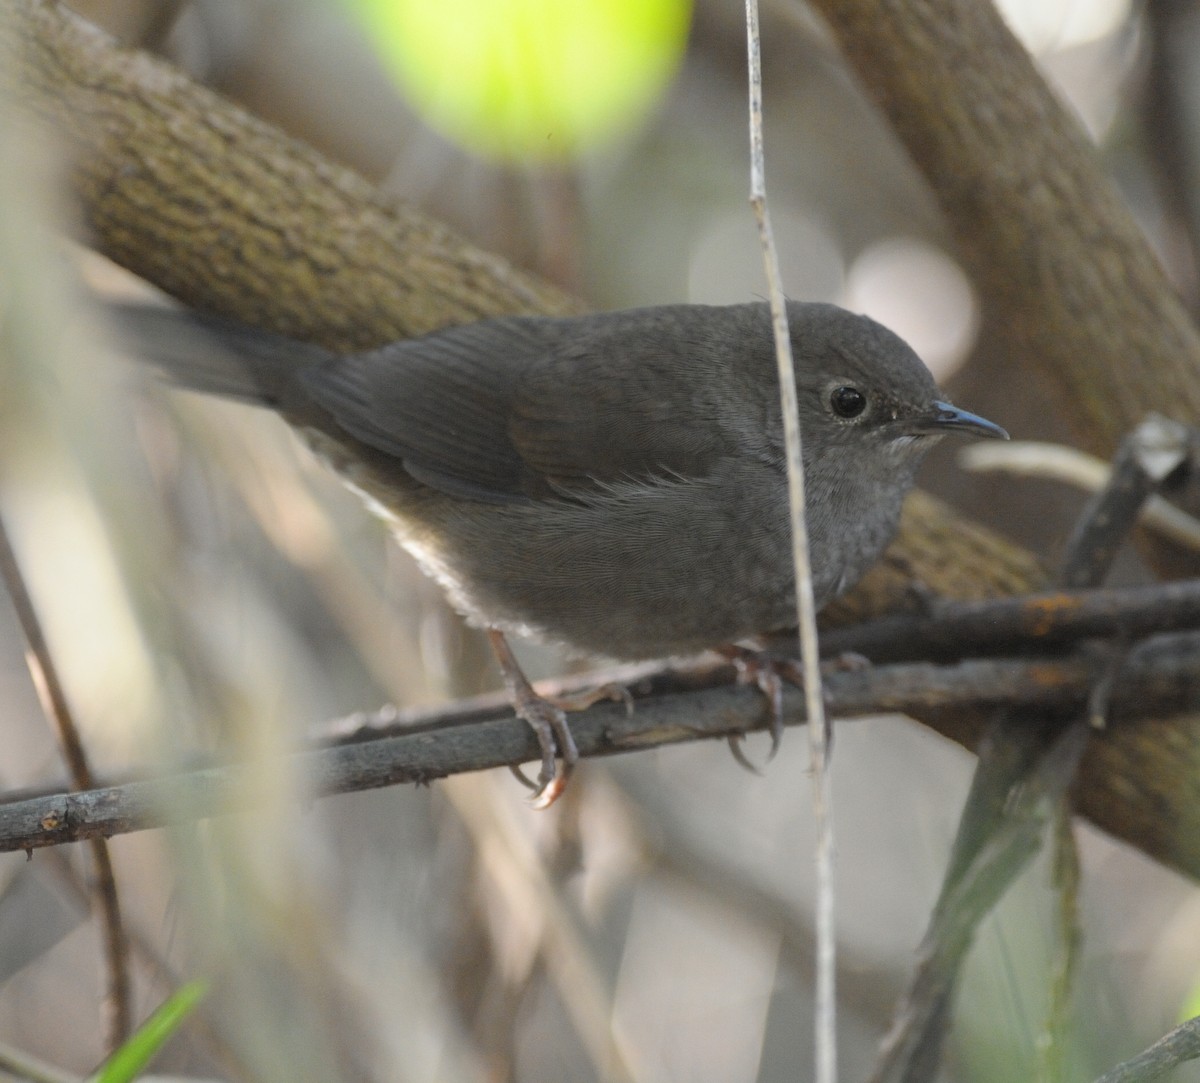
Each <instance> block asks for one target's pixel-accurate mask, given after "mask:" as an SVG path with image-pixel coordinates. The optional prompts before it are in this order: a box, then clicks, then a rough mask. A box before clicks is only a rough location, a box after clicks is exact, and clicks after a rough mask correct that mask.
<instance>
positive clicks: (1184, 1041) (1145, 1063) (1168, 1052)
mask: <svg viewBox="0 0 1200 1083" xmlns="http://www.w3.org/2000/svg"><path fill="white" fill-rule="evenodd" d="M1198 1057H1200V1016H1197V1017H1196V1018H1195V1019H1189V1020H1188V1021H1187V1022H1186V1023H1181V1024H1180V1025H1179V1026H1177V1027H1176V1028H1175V1029H1174V1030H1173V1031H1171V1032H1170V1033H1169V1034H1166V1035H1164V1036H1163V1037H1162V1038H1159V1040H1158V1041H1157V1042H1155V1043H1154V1044H1153V1045H1152V1046H1150V1048H1149V1049H1145V1050H1143V1051H1142V1052H1141V1053H1139V1054H1138V1055H1137V1056H1136V1057H1133V1058H1131V1059H1130V1060H1127V1061H1124V1062H1122V1063H1121V1064H1118V1065H1117V1066H1116V1067H1115V1068H1110V1069H1109V1070H1108V1071H1107V1072H1105V1073H1104V1075H1102V1076H1101V1077H1100V1078H1099V1079H1097V1080H1096V1083H1149V1081H1150V1080H1152V1079H1158V1078H1160V1077H1161V1076H1163V1075H1166V1073H1167V1072H1169V1071H1171V1069H1172V1068H1178V1067H1179V1065H1181V1064H1185V1063H1187V1062H1188V1061H1189V1060H1196V1059H1197V1058H1198Z"/></svg>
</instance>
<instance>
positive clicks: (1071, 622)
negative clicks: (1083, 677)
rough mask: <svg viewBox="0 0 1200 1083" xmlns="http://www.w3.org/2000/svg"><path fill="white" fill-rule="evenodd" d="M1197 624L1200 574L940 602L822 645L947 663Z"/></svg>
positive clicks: (874, 656) (876, 657)
mask: <svg viewBox="0 0 1200 1083" xmlns="http://www.w3.org/2000/svg"><path fill="white" fill-rule="evenodd" d="M1196 627H1200V579H1195V580H1188V581H1186V582H1180V583H1158V584H1155V585H1154V586H1149V587H1122V588H1117V589H1107V590H1081V591H1051V592H1048V593H1045V594H1029V595H1025V596H1024V597H1021V598H1001V599H998V600H996V601H986V602H935V603H933V604H932V605H930V606H929V607H928V610H927V611H926V612H924V613H919V614H904V615H899V616H895V617H885V618H884V619H882V620H877V621H870V622H868V623H866V624H860V625H855V626H851V627H847V628H834V629H831V630H829V631H826V632H825V633H824V634H823V635H822V639H821V649H822V650H823V651H824V653H825V654H826V655H829V656H837V655H839V654H842V653H845V652H847V651H853V652H854V653H856V654H863V655H866V657H868V658H870V659H871V660H872V661H874V662H902V661H913V660H916V659H926V660H930V661H946V660H948V659H951V658H964V657H974V656H978V655H980V654H1008V653H1012V652H1015V651H1019V650H1023V649H1024V650H1029V649H1032V650H1038V651H1045V650H1047V649H1053V648H1054V647H1057V646H1063V645H1066V644H1070V643H1075V642H1078V641H1079V640H1081V639H1086V638H1089V637H1109V636H1126V637H1131V638H1139V637H1141V636H1147V635H1152V634H1154V633H1156V632H1175V631H1182V630H1184V629H1188V628H1196Z"/></svg>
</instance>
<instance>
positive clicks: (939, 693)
mask: <svg viewBox="0 0 1200 1083" xmlns="http://www.w3.org/2000/svg"><path fill="white" fill-rule="evenodd" d="M1103 665H1104V659H1103V658H1096V657H1094V655H1093V653H1092V652H1083V653H1080V654H1077V655H1074V656H1072V657H1069V658H1058V659H1045V658H1035V659H1019V660H1015V659H990V660H982V661H969V662H959V663H956V664H954V665H950V666H940V667H939V666H933V665H929V664H910V665H896V666H879V667H873V668H867V669H864V670H861V671H857V672H842V673H834V674H830V675H829V676H828V677H827V678H826V682H825V687H826V695H827V698H828V701H829V710H830V713H831V714H833V715H836V716H838V717H842V718H854V717H861V716H864V715H878V714H886V713H891V712H900V713H908V714H912V713H922V712H928V711H934V712H938V713H941V712H946V713H954V714H956V715H959V716H962V715H964V714H970V713H974V714H976V715H978V714H980V713H983V712H988V711H994V710H996V709H998V708H1006V709H1012V710H1014V711H1019V712H1021V713H1022V714H1023V715H1024V716H1026V717H1028V718H1034V719H1036V718H1047V719H1053V718H1058V719H1061V718H1063V717H1068V716H1071V715H1073V714H1076V715H1077V714H1081V713H1083V712H1085V711H1086V708H1087V703H1088V697H1089V694H1090V690H1091V689H1092V687H1093V686H1094V685H1095V683H1096V680H1097V678H1098V676H1099V675H1100V674H1101V672H1102V671H1103ZM659 676H661V683H662V685H663V687H661V688H656V689H655V690H654V691H653V692H651V693H650V694H649V695H645V694H639V695H638V696H637V699H636V704H637V706H636V710H635V711H634V713H633V714H632V715H629V714H627V713H626V711H625V708H624V706H622V705H618V704H611V703H600V704H597V705H596V706H594V707H591V708H589V709H588V710H586V711H582V712H580V713H579V714H577V715H575V716H574V717H573V718H572V720H571V728H572V732H573V733H574V734H575V739H576V742H577V743H578V745H579V752H580V755H581V756H586V757H590V756H604V755H613V754H617V753H622V752H634V751H639V750H642V749H646V748H652V747H657V746H659V745H666V744H677V743H680V742H684V741H695V740H703V739H716V738H719V739H726V738H728V737H729V735H730V734H732V733H741V732H746V731H748V730H752V729H756V728H761V727H762V726H763V724H764V723H763V721H762V717H761V715H762V704H761V698H760V697H759V696H758V695H757V693H756V692H754V691H752V690H750V689H748V688H745V687H742V686H738V685H737V684H736V683H735V675H734V673H733V671H732V670H731V668H730V667H727V666H722V667H716V668H711V669H707V670H703V671H701V670H696V671H692V672H683V673H680V672H668V673H664V674H661V675H655V679H658V677H659ZM627 677H628V674H622V673H620V672H617V673H614V674H605V675H604V679H612V678H615V680H617V681H621V680H623V679H625V678H627ZM596 679H597V677H596V675H595V674H593V675H590V676H589V677H588V680H589V682H594V681H595V680H596ZM651 683H653V682H651ZM637 691H638V692H639V693H640V691H641V690H640V689H639V690H637ZM1198 699H1200V634H1195V633H1193V634H1180V635H1174V636H1157V637H1154V638H1153V639H1149V640H1146V641H1145V642H1143V643H1142V644H1140V645H1138V646H1137V647H1136V648H1135V649H1134V650H1132V651H1131V653H1130V655H1129V658H1128V660H1127V662H1126V664H1125V667H1124V669H1123V671H1122V680H1121V682H1120V687H1118V688H1116V689H1114V695H1113V704H1112V725H1111V726H1110V727H1109V729H1108V730H1107V731H1106V733H1105V734H1104V735H1103V739H1104V740H1110V739H1117V738H1118V737H1119V735H1120V734H1121V733H1122V732H1123V731H1124V730H1126V729H1128V728H1129V727H1128V723H1129V722H1130V721H1131V720H1133V719H1135V718H1144V717H1147V716H1154V715H1157V714H1163V713H1169V712H1171V711H1173V710H1178V709H1181V708H1183V707H1184V706H1187V705H1193V704H1195V703H1196V702H1197V700H1198ZM783 710H784V717H785V721H787V722H789V723H790V724H797V723H799V722H800V721H801V719H802V718H803V710H804V704H803V697H802V695H801V693H800V692H799V691H797V690H795V689H793V688H791V687H790V686H785V688H784V690H783ZM363 722H364V720H363V719H358V720H356V724H355V726H354V728H353V730H352V731H351V732H348V733H347V732H342V734H341V735H340V736H339V738H338V741H337V743H329V744H325V745H323V746H320V747H312V746H310V747H307V748H304V749H301V750H299V751H297V752H295V753H293V755H294V756H295V757H296V760H297V762H296V764H295V769H296V771H297V773H298V774H299V776H300V777H303V778H307V779H308V781H309V792H310V794H311V795H312V796H314V797H323V796H327V795H330V794H335V793H350V792H354V791H358V790H366V789H374V788H378V787H381V786H390V785H395V784H397V783H401V782H409V783H417V784H423V783H428V782H430V781H432V780H433V779H436V778H441V777H444V776H446V775H450V774H458V773H461V772H466V771H481V770H485V769H488V768H494V767H506V766H509V765H511V764H514V763H527V762H530V761H532V760H535V759H537V757H538V754H539V753H538V748H537V741H536V739H535V737H534V736H533V734H532V732H531V731H530V729H529V727H528V726H527V725H525V724H524V723H522V722H521V721H520V720H519V719H517V718H516V717H515V716H514V715H513V714H512V711H511V708H510V707H508V705H507V704H506V703H504V702H503V700H502V699H500V698H499V697H494V696H493V697H487V698H481V699H479V700H476V701H471V702H467V703H465V704H458V705H455V706H452V707H450V708H448V709H444V710H442V711H437V712H424V713H422V714H412V715H408V716H405V717H404V718H403V719H401V720H399V721H397V720H396V716H395V713H394V712H387V713H385V715H384V719H383V723H382V725H381V726H379V727H376V726H366V725H363ZM340 728H341V729H342V730H343V731H345V729H346V727H345V726H344V725H343V726H342V727H340ZM977 732H978V730H975V731H973V732H972V734H971V735H970V736H971V737H974V736H975V734H977ZM964 739H967V738H966V737H964ZM255 770H256V769H254V768H251V767H249V766H246V765H241V764H232V765H224V766H210V767H202V768H199V769H196V770H192V771H188V772H182V773H179V774H175V775H169V776H164V777H157V778H150V779H145V778H144V779H141V780H138V781H134V782H128V783H124V784H120V785H112V786H105V787H102V788H100V789H97V790H92V791H89V792H87V793H56V794H51V795H41V796H36V797H27V798H24V799H22V800H19V801H12V802H9V803H7V804H0V852H5V851H12V850H32V849H35V848H37V847H42V846H54V845H58V844H61V843H64V842H75V841H78V840H80V839H86V838H96V837H101V836H110V835H116V834H123V833H126V832H130V831H143V830H147V829H150V828H157V827H162V826H165V825H167V824H171V823H180V822H187V821H191V820H198V819H204V818H207V817H211V816H218V815H223V814H226V813H230V812H235V811H240V810H245V809H247V808H250V807H252V805H251V804H250V803H248V802H247V798H246V794H248V793H253V792H254V789H253V778H254V772H255Z"/></svg>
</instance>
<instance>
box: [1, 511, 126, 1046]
mask: <svg viewBox="0 0 1200 1083" xmlns="http://www.w3.org/2000/svg"><path fill="white" fill-rule="evenodd" d="M0 577H2V578H3V580H4V584H5V586H6V587H7V588H8V593H9V595H10V597H11V598H12V603H13V609H14V610H15V612H16V615H17V620H18V621H19V622H20V624H21V630H22V631H23V632H24V634H25V642H26V644H27V648H26V651H25V663H26V665H27V666H28V667H29V675H30V677H31V678H32V679H33V684H34V687H35V688H36V690H37V694H38V699H39V700H40V701H41V704H42V710H43V711H45V713H46V717H47V718H48V719H49V720H50V722H51V724H52V725H53V726H54V729H55V731H56V732H57V734H58V741H59V745H60V747H61V749H62V754H63V759H64V760H65V761H66V763H67V769H68V770H69V771H70V774H71V784H72V786H73V787H74V789H76V790H90V789H92V788H93V787H94V780H93V778H92V770H91V767H90V766H89V764H88V760H87V753H86V752H85V751H84V747H83V741H82V740H81V739H80V736H79V728H78V727H77V726H76V725H75V718H74V716H73V715H72V713H71V708H70V705H69V704H68V703H67V695H66V691H65V690H64V689H63V686H62V682H61V681H60V680H59V678H58V670H57V668H56V667H55V665H54V659H53V658H52V656H51V654H50V647H49V645H48V644H47V643H46V637H45V635H44V634H43V632H42V625H41V622H40V621H39V620H38V616H37V610H36V609H34V605H33V599H32V598H31V597H30V596H29V590H28V589H27V587H26V586H25V578H24V576H22V574H21V568H20V565H19V564H18V563H17V556H16V553H15V552H14V551H13V547H12V542H11V541H10V540H9V536H8V529H7V527H6V526H5V525H4V521H3V519H2V518H0ZM88 847H89V849H90V850H91V853H92V861H93V862H94V864H95V868H96V875H95V880H94V881H93V882H92V885H91V890H92V898H93V900H94V901H95V903H96V906H97V908H98V910H99V913H100V917H101V922H100V928H101V935H102V937H103V940H104V957H105V970H106V973H107V990H106V995H105V1014H106V1020H105V1043H106V1045H107V1047H108V1050H109V1052H111V1051H112V1050H114V1049H116V1048H117V1046H119V1045H120V1044H121V1043H122V1042H123V1041H124V1040H125V1038H126V1037H128V1035H129V1031H130V1025H131V1015H132V1005H131V991H130V982H129V967H128V954H127V952H126V943H125V930H124V927H123V925H122V923H121V905H120V900H119V899H118V896H117V881H116V876H115V875H114V873H113V865H112V858H111V855H110V854H109V852H108V843H107V842H106V841H105V840H104V839H91V840H89V842H88Z"/></svg>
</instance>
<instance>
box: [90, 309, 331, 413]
mask: <svg viewBox="0 0 1200 1083" xmlns="http://www.w3.org/2000/svg"><path fill="white" fill-rule="evenodd" d="M111 309H112V315H113V317H114V319H115V320H116V325H117V330H118V333H119V334H120V335H122V336H123V337H124V338H125V339H126V340H127V341H128V342H129V344H130V346H131V347H132V349H133V352H134V353H135V354H136V356H137V357H138V358H139V359H140V360H142V361H144V362H146V363H147V364H148V365H151V366H153V367H154V368H156V369H158V370H159V371H160V372H161V373H162V374H163V375H164V376H165V377H166V378H167V379H168V380H170V381H171V382H172V383H174V384H177V385H178V386H180V387H184V388H187V389H189V390H191V391H203V392H205V393H207V394H210V395H221V396H223V397H225V398H230V399H238V400H240V401H242V402H248V403H252V404H255V405H258V406H272V407H279V406H282V405H283V399H284V396H285V393H286V390H287V388H288V386H289V385H290V384H292V381H293V380H294V379H295V377H296V376H297V374H298V373H299V372H301V371H302V370H303V369H306V368H308V367H310V366H312V365H315V364H320V363H321V362H323V361H327V360H329V359H330V358H331V357H332V356H333V355H332V354H330V353H329V352H328V351H327V350H323V349H321V348H320V347H319V346H313V345H311V344H309V343H305V342H299V341H297V340H295V339H290V338H287V337H285V336H284V335H276V334H272V333H271V332H269V331H260V330H257V329H256V328H253V327H248V326H246V325H245V324H241V323H237V322H236V321H234V320H228V319H224V318H223V317H220V316H210V315H208V314H206V313H202V312H194V311H192V310H190V309H185V308H172V307H167V306H164V305H155V304H138V303H122V304H116V305H113V306H111Z"/></svg>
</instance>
